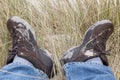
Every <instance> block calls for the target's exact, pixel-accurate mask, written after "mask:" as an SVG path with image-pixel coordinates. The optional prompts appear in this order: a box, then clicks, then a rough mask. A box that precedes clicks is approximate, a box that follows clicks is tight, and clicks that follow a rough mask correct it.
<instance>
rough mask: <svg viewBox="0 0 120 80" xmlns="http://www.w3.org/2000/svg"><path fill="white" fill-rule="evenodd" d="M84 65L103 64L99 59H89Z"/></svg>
mask: <svg viewBox="0 0 120 80" xmlns="http://www.w3.org/2000/svg"><path fill="white" fill-rule="evenodd" d="M85 63H95V64H99V65H103V62H102V60H101V59H100V58H99V57H96V58H92V59H89V60H87V61H86V62H85Z"/></svg>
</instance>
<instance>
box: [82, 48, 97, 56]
mask: <svg viewBox="0 0 120 80" xmlns="http://www.w3.org/2000/svg"><path fill="white" fill-rule="evenodd" d="M84 54H85V55H86V56H88V57H92V56H95V55H96V53H95V52H94V50H93V49H90V50H86V51H85V53H84Z"/></svg>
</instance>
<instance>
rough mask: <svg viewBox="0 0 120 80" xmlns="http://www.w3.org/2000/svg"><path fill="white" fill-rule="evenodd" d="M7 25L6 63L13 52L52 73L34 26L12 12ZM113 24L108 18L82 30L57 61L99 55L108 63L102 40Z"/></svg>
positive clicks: (111, 29) (48, 73)
mask: <svg viewBox="0 0 120 80" xmlns="http://www.w3.org/2000/svg"><path fill="white" fill-rule="evenodd" d="M7 28H8V30H9V32H10V34H11V37H12V42H13V47H12V50H11V51H9V54H8V58H7V64H9V63H12V62H13V59H14V57H15V56H16V55H17V56H19V57H22V58H24V59H26V60H28V61H29V62H31V63H32V64H33V65H34V67H36V68H38V69H40V70H42V71H43V72H45V73H46V74H47V75H48V76H49V77H51V76H52V75H53V71H52V69H53V65H54V61H53V60H52V59H51V57H50V55H49V54H48V52H47V51H45V50H43V49H41V48H39V46H38V44H37V42H36V38H35V33H34V30H33V29H32V28H31V25H30V24H29V23H27V22H26V21H25V20H24V19H21V18H20V17H17V16H14V17H12V18H10V19H9V20H8V21H7ZM113 30H114V26H113V24H112V23H111V21H109V20H102V21H99V22H97V23H95V24H94V25H92V26H90V28H89V29H88V30H87V31H86V33H85V36H84V39H83V41H82V44H81V45H79V46H77V47H75V48H72V49H70V50H68V51H67V52H66V53H65V54H63V56H62V58H61V60H60V61H61V62H62V63H63V64H65V63H68V62H85V61H87V60H89V59H91V58H95V57H100V58H101V60H102V62H103V64H104V65H106V66H108V60H107V57H106V53H107V52H106V51H105V49H106V41H107V40H108V38H109V36H110V35H111V34H112V32H113Z"/></svg>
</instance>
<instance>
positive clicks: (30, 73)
mask: <svg viewBox="0 0 120 80" xmlns="http://www.w3.org/2000/svg"><path fill="white" fill-rule="evenodd" d="M0 80H49V79H48V76H47V75H46V74H45V73H44V72H43V71H41V70H39V69H36V68H35V67H34V66H33V65H32V64H31V63H30V62H29V61H27V60H26V59H23V58H20V57H18V56H16V57H15V59H14V61H13V63H11V64H8V65H6V66H4V67H3V68H2V69H0Z"/></svg>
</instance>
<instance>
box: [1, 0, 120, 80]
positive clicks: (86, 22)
mask: <svg viewBox="0 0 120 80" xmlns="http://www.w3.org/2000/svg"><path fill="white" fill-rule="evenodd" d="M31 1H32V2H31ZM0 6H1V7H0V67H3V66H4V65H5V62H6V58H7V52H8V50H9V49H11V44H12V41H11V38H10V35H9V33H8V31H7V28H6V22H7V20H8V19H9V18H10V17H11V16H20V17H22V18H24V19H25V20H27V21H28V22H29V23H30V24H31V25H32V26H33V28H34V29H35V32H36V37H37V42H38V44H39V46H40V47H41V48H44V49H48V50H49V51H50V52H51V53H52V55H54V59H55V63H56V64H57V67H58V70H59V71H58V76H57V77H55V78H54V80H64V76H63V73H62V71H61V69H62V67H61V65H60V63H59V58H60V56H61V55H62V54H63V53H64V52H65V51H66V50H67V49H69V48H71V47H73V46H77V45H80V43H81V41H82V38H83V34H84V33H85V31H86V30H87V29H88V27H89V26H91V25H92V24H93V23H95V22H97V21H99V20H103V19H108V20H111V21H112V22H113V23H114V25H115V30H114V33H113V34H112V36H111V37H110V39H109V41H108V42H107V43H108V44H107V49H111V51H110V53H111V55H110V56H108V59H109V63H110V66H111V67H112V69H113V71H114V72H115V75H116V76H117V78H118V79H120V71H119V69H120V62H119V60H120V0H0Z"/></svg>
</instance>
